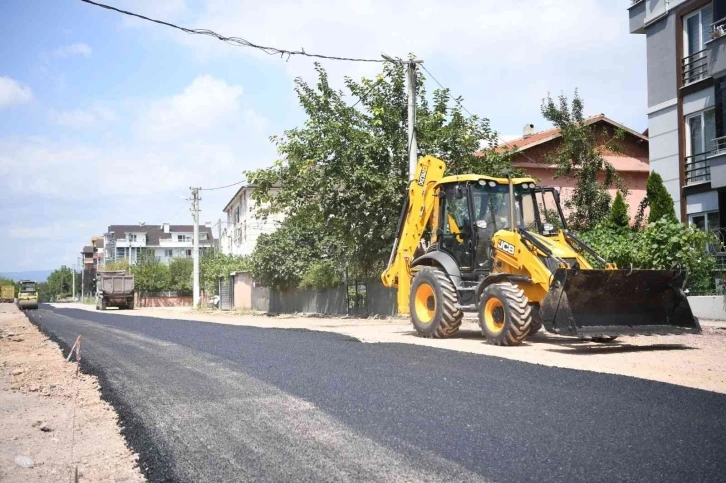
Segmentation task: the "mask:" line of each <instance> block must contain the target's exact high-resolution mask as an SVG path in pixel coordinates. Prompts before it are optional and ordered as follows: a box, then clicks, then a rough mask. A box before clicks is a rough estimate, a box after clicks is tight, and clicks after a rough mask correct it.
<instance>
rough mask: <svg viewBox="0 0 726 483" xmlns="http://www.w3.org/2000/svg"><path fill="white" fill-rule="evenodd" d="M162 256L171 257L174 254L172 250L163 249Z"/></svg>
mask: <svg viewBox="0 0 726 483" xmlns="http://www.w3.org/2000/svg"><path fill="white" fill-rule="evenodd" d="M164 256H165V257H167V258H171V257H173V256H174V251H173V250H164Z"/></svg>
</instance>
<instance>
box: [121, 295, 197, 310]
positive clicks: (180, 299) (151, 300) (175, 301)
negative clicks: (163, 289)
mask: <svg viewBox="0 0 726 483" xmlns="http://www.w3.org/2000/svg"><path fill="white" fill-rule="evenodd" d="M134 299H135V301H134V304H135V305H136V306H137V307H191V305H192V296H191V295H175V296H171V297H166V296H156V295H153V296H149V297H139V294H138V292H137V293H136V294H135V296H134Z"/></svg>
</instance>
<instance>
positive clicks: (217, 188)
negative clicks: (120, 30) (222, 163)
mask: <svg viewBox="0 0 726 483" xmlns="http://www.w3.org/2000/svg"><path fill="white" fill-rule="evenodd" d="M83 1H85V0H83ZM242 183H244V180H242V181H237V182H236V183H232V184H228V185H225V186H217V187H216V188H199V191H214V190H221V189H224V188H231V187H232V186H237V185H238V184H242Z"/></svg>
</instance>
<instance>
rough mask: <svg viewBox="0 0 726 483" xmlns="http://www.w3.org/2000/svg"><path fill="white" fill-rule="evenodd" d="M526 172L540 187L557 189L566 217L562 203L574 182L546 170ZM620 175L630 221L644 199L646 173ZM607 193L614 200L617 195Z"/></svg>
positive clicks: (610, 191) (613, 192) (531, 169)
mask: <svg viewBox="0 0 726 483" xmlns="http://www.w3.org/2000/svg"><path fill="white" fill-rule="evenodd" d="M526 171H527V174H528V175H529V176H532V177H534V178H537V179H538V180H540V181H539V184H541V185H542V186H554V187H555V188H558V189H559V190H560V198H561V200H562V210H563V211H564V212H565V216H567V213H568V210H567V209H566V208H565V206H564V203H565V200H567V199H568V198H570V197H571V196H572V193H573V191H574V188H575V180H572V179H565V178H555V177H554V174H555V172H554V170H553V169H548V168H527V169H526ZM620 175H621V176H622V178H623V182H624V184H625V185H626V186H627V187H628V189H629V191H628V196H627V198H626V200H625V202H626V203H627V204H628V214H629V215H630V218H631V220H632V219H633V218H635V216H636V214H637V213H638V206H639V205H640V202H641V201H642V200H643V198H644V197H645V184H646V181H647V180H648V173H645V172H642V173H639V172H635V173H620ZM600 179H601V180H602V179H603V177H602V176H600ZM608 192H609V193H610V196H611V197H612V198H613V199H614V198H615V195H616V194H617V190H616V189H610V190H608Z"/></svg>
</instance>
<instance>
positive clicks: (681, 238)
mask: <svg viewBox="0 0 726 483" xmlns="http://www.w3.org/2000/svg"><path fill="white" fill-rule="evenodd" d="M581 237H582V239H583V241H585V242H586V243H587V244H589V245H590V246H592V248H593V249H595V251H597V252H598V253H599V254H600V256H602V257H603V258H605V259H606V260H608V261H610V262H613V263H616V264H617V265H618V266H619V267H621V268H625V267H628V266H630V264H632V265H633V268H640V269H656V270H667V269H670V268H674V267H677V266H680V267H682V269H683V270H685V271H686V272H687V273H688V281H687V285H686V286H687V288H689V289H691V290H696V291H707V290H712V289H713V288H714V287H713V285H714V278H713V271H714V269H715V268H716V262H715V259H714V257H713V256H712V255H711V254H710V253H709V252H708V244H709V243H716V240H715V239H714V237H713V236H711V235H710V234H708V233H706V232H704V231H701V230H699V229H697V228H693V227H687V226H685V225H683V224H682V223H679V222H677V221H673V220H671V219H669V217H668V216H664V217H662V218H661V219H660V220H658V221H657V222H655V223H650V224H649V225H648V228H647V229H646V230H644V231H632V230H629V229H627V228H623V227H615V226H613V225H612V224H610V223H601V224H599V225H598V226H596V227H595V228H594V229H592V230H590V231H588V232H584V233H581Z"/></svg>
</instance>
